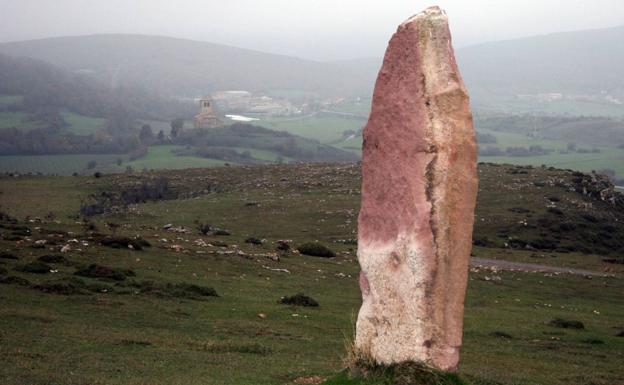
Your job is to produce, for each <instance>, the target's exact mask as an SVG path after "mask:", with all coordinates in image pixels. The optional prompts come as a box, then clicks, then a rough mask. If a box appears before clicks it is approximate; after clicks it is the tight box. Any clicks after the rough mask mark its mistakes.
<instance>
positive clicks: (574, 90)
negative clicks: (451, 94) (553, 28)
mask: <svg viewBox="0 0 624 385" xmlns="http://www.w3.org/2000/svg"><path fill="white" fill-rule="evenodd" d="M457 54H458V60H459V64H460V66H461V69H462V73H463V75H464V78H465V80H466V83H467V85H468V87H469V88H470V90H471V92H472V93H473V94H474V96H475V97H476V98H482V97H484V96H485V95H486V94H487V95H502V96H508V95H515V94H537V93H553V92H554V93H568V94H599V93H601V92H606V93H610V94H612V95H615V96H618V97H624V76H623V75H624V26H620V27H614V28H606V29H596V30H585V31H574V32H563V33H555V34H550V35H544V36H534V37H527V38H522V39H516V40H505V41H499V42H493V43H486V44H480V45H476V46H471V47H466V48H463V49H460V50H458V52H457Z"/></svg>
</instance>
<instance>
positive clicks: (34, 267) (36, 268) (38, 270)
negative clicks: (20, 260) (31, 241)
mask: <svg viewBox="0 0 624 385" xmlns="http://www.w3.org/2000/svg"><path fill="white" fill-rule="evenodd" d="M15 270H17V271H21V272H23V273H31V274H47V273H49V272H50V270H52V266H50V265H47V264H45V263H43V262H39V261H36V262H30V263H27V264H25V265H22V266H17V267H16V268H15Z"/></svg>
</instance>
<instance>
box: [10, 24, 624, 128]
mask: <svg viewBox="0 0 624 385" xmlns="http://www.w3.org/2000/svg"><path fill="white" fill-rule="evenodd" d="M622 47H624V27H614V28H606V29H600V30H586V31H574V32H565V33H555V34H551V35H544V36H534V37H527V38H522V39H516V40H505V41H499V42H491V43H484V44H480V45H476V46H470V47H465V48H461V49H458V50H457V52H456V54H457V58H458V62H459V64H460V68H461V70H462V75H463V77H464V80H465V81H466V83H467V85H468V88H469V90H470V92H471V96H472V98H471V99H472V103H473V106H474V107H476V108H477V109H486V110H498V111H510V112H528V113H531V112H539V111H542V112H548V113H571V114H575V115H578V114H585V115H609V116H624V104H621V103H619V102H622V101H623V100H622V99H624V80H622V79H624V77H623V76H622V68H624V55H623V54H622V52H624V50H622ZM0 53H4V54H8V55H14V56H28V57H34V58H37V59H40V60H44V61H47V62H50V63H53V64H56V65H58V66H61V67H63V68H66V69H69V70H71V71H77V72H80V73H82V74H86V75H89V76H91V77H94V78H96V79H98V80H100V81H102V82H104V83H106V84H108V85H112V86H116V85H129V86H133V87H141V88H144V89H146V90H149V91H150V92H156V93H158V94H160V95H164V96H179V97H182V96H187V97H188V96H190V97H194V96H198V95H204V94H208V93H210V92H213V91H216V90H224V89H246V90H250V91H253V92H258V93H266V94H270V95H281V96H288V97H291V98H304V97H306V95H307V96H310V95H313V96H317V97H318V96H366V95H370V93H371V92H372V87H373V84H374V81H375V78H376V76H377V72H378V70H379V67H380V63H381V60H380V59H379V58H372V59H358V60H349V61H341V62H332V63H322V62H314V61H309V60H303V59H297V58H293V57H288V56H282V55H274V54H268V53H262V52H257V51H251V50H245V49H240V48H235V47H229V46H224V45H219V44H213V43H207V42H199V41H191V40H184V39H174V38H168V37H160V36H141V35H92V36H77V37H59V38H49V39H40V40H32V41H23V42H13V43H3V44H0ZM382 54H383V53H382V52H380V53H379V55H380V56H381V55H382ZM549 94H562V96H561V98H560V99H556V100H551V99H549V98H551V97H552V95H549ZM558 97H559V96H556V98H558ZM618 101H619V102H618Z"/></svg>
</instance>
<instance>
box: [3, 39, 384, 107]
mask: <svg viewBox="0 0 624 385" xmlns="http://www.w3.org/2000/svg"><path fill="white" fill-rule="evenodd" d="M0 53H4V54H8V55H13V56H27V57H34V58H37V59H40V60H45V61H47V62H50V63H53V64H55V65H58V66H61V67H63V68H66V69H69V70H71V71H78V72H81V73H83V74H89V75H91V76H93V77H95V78H97V79H99V80H101V81H105V82H108V83H109V84H111V85H112V86H115V85H120V84H123V85H132V86H140V87H145V88H147V89H150V90H152V91H156V92H158V93H159V94H161V95H165V96H187V97H194V96H198V95H204V94H208V93H210V92H213V91H216V90H224V89H245V90H250V91H254V92H263V93H269V94H279V93H282V94H287V95H289V96H297V95H301V96H305V95H306V94H315V95H324V96H335V95H345V94H358V93H370V89H372V84H371V82H370V79H368V78H366V77H362V76H361V75H359V74H358V73H354V72H353V71H352V70H351V69H350V68H345V67H343V66H340V65H335V64H331V63H320V62H314V61H309V60H303V59H298V58H294V57H288V56H282V55H275V54H269V53H263V52H257V51H252V50H247V49H240V48H235V47H229V46H225V45H219V44H212V43H206V42H198V41H192V40H184V39H175V38H169V37H161V36H142V35H93V36H78V37H59V38H49V39H41V40H31V41H24V42H15V43H4V44H0Z"/></svg>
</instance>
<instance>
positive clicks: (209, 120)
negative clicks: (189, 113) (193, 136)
mask: <svg viewBox="0 0 624 385" xmlns="http://www.w3.org/2000/svg"><path fill="white" fill-rule="evenodd" d="M222 126H223V122H222V121H221V119H219V117H218V116H217V114H215V112H214V110H213V109H212V99H211V98H208V97H207V98H203V99H200V100H199V113H198V114H197V115H195V128H216V127H222Z"/></svg>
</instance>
